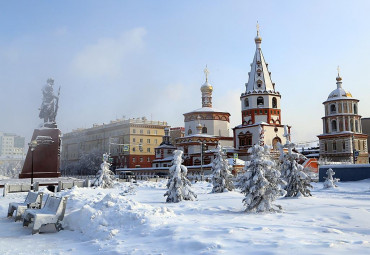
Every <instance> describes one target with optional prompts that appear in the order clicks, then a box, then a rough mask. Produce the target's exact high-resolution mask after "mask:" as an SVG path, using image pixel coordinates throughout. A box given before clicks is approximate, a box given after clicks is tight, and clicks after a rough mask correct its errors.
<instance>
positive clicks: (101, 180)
mask: <svg viewBox="0 0 370 255" xmlns="http://www.w3.org/2000/svg"><path fill="white" fill-rule="evenodd" d="M108 158H109V155H108V154H106V153H104V154H103V163H102V164H101V165H100V168H101V169H100V170H99V172H98V174H97V177H96V178H95V180H94V181H93V183H92V185H93V186H95V187H101V188H104V189H106V188H112V187H113V185H114V183H115V180H116V178H115V176H114V173H113V172H112V171H111V170H110V169H109V167H110V164H109V163H108V162H107V161H108Z"/></svg>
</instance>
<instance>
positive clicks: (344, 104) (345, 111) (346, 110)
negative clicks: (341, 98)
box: [343, 102, 348, 113]
mask: <svg viewBox="0 0 370 255" xmlns="http://www.w3.org/2000/svg"><path fill="white" fill-rule="evenodd" d="M343 112H344V113H347V112H348V107H347V102H344V103H343Z"/></svg>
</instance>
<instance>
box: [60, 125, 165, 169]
mask: <svg viewBox="0 0 370 255" xmlns="http://www.w3.org/2000/svg"><path fill="white" fill-rule="evenodd" d="M166 127H167V122H162V121H149V120H147V119H146V118H141V119H140V118H137V119H118V120H115V121H111V122H110V123H109V124H102V125H93V127H91V128H86V129H76V130H73V131H72V132H70V133H66V134H64V135H63V137H62V162H63V163H68V162H76V161H78V160H79V158H80V156H81V155H82V154H85V153H89V152H91V151H92V150H99V151H101V152H102V153H103V152H110V153H111V156H112V158H113V162H112V165H113V168H114V169H115V168H117V167H121V168H142V167H151V166H152V161H153V160H154V159H155V150H154V149H155V147H157V146H158V145H159V144H160V142H161V140H162V137H163V135H164V129H165V128H166Z"/></svg>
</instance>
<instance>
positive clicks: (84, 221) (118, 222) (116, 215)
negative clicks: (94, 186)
mask: <svg viewBox="0 0 370 255" xmlns="http://www.w3.org/2000/svg"><path fill="white" fill-rule="evenodd" d="M173 216H175V213H174V212H173V210H171V209H168V208H167V207H158V208H156V207H153V206H151V205H146V204H142V203H139V202H136V201H134V200H132V199H129V198H127V197H125V196H121V195H115V194H107V195H106V196H105V197H103V199H101V200H100V201H98V202H93V201H92V202H89V203H87V204H85V205H84V206H83V207H82V208H81V209H79V210H76V211H73V212H71V213H70V214H69V215H67V216H66V217H65V219H64V224H65V228H66V229H69V230H72V231H80V232H81V233H83V234H84V235H86V236H87V237H90V238H96V239H110V238H112V237H114V236H115V235H117V234H118V233H119V232H120V231H126V232H127V231H136V232H137V231H141V230H142V229H143V227H144V228H145V232H148V231H150V229H154V228H155V227H156V226H158V225H161V224H165V222H166V218H170V217H173Z"/></svg>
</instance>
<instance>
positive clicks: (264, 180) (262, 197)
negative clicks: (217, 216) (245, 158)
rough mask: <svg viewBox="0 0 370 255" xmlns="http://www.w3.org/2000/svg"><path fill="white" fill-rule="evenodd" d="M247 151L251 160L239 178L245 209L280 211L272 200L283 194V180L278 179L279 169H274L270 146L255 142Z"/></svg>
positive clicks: (249, 210)
mask: <svg viewBox="0 0 370 255" xmlns="http://www.w3.org/2000/svg"><path fill="white" fill-rule="evenodd" d="M248 152H249V153H251V161H250V164H249V165H248V166H246V168H245V173H244V174H243V175H242V176H241V178H240V179H239V185H240V187H241V192H242V193H243V194H245V198H244V199H243V203H244V205H245V206H246V209H245V211H246V212H278V211H281V209H282V208H281V206H280V205H273V204H272V202H273V201H274V200H276V199H277V198H278V197H279V196H283V195H285V191H284V190H283V189H282V188H281V185H283V184H284V181H282V180H281V179H280V171H279V170H277V169H276V164H275V162H274V161H273V160H272V159H271V157H270V147H269V146H267V145H265V146H260V145H257V144H256V145H254V146H253V147H252V148H250V149H249V150H248Z"/></svg>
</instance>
